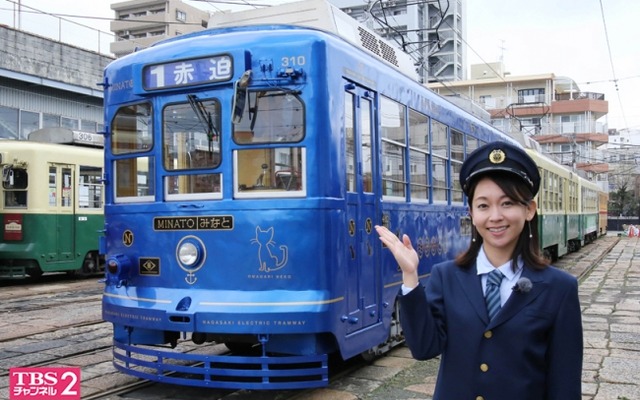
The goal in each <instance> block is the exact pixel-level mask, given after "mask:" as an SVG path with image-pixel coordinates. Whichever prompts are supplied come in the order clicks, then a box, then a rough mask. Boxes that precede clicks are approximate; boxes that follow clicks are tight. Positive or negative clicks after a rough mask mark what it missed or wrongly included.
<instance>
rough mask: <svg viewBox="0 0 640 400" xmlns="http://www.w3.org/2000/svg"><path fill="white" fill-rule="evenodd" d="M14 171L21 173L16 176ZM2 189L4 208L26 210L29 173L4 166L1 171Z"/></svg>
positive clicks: (24, 169) (17, 168)
mask: <svg viewBox="0 0 640 400" xmlns="http://www.w3.org/2000/svg"><path fill="white" fill-rule="evenodd" d="M16 171H21V172H19V173H18V174H16ZM16 175H17V177H16ZM16 180H19V182H16ZM2 189H4V190H3V191H4V196H3V197H4V199H3V201H4V208H15V209H18V208H19V209H24V208H28V205H29V204H28V200H29V196H28V193H29V172H28V171H27V169H26V168H19V167H11V166H5V167H4V168H3V169H2Z"/></svg>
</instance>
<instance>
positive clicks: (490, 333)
mask: <svg viewBox="0 0 640 400" xmlns="http://www.w3.org/2000/svg"><path fill="white" fill-rule="evenodd" d="M492 336H493V332H491V331H486V332H485V333H484V337H485V339H491V337H492Z"/></svg>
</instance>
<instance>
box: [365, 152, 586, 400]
mask: <svg viewBox="0 0 640 400" xmlns="http://www.w3.org/2000/svg"><path fill="white" fill-rule="evenodd" d="M460 184H461V185H462V189H463V191H464V192H465V194H466V195H467V198H468V202H469V213H470V216H471V220H472V223H473V227H472V232H473V234H472V241H471V244H470V246H469V248H468V249H467V251H466V252H464V253H462V254H460V255H459V256H458V257H457V258H456V259H455V260H451V261H447V262H444V263H441V264H437V265H435V266H433V268H432V271H431V275H430V276H429V277H428V279H427V280H426V282H425V286H426V287H423V286H422V284H421V283H420V282H419V280H418V255H417V253H416V251H415V250H414V248H413V246H412V244H411V240H410V238H409V237H408V236H407V235H403V237H402V240H399V239H398V237H396V236H395V235H394V234H393V233H392V232H390V231H389V230H388V229H386V228H384V227H381V226H376V230H377V231H378V234H379V235H380V240H381V241H382V242H383V243H384V244H385V245H386V246H387V247H388V248H389V250H390V251H391V252H392V254H393V255H394V257H395V259H396V261H397V262H398V264H399V265H400V267H401V269H402V277H403V285H402V289H401V290H402V296H401V298H400V321H401V323H402V327H403V330H404V334H405V338H406V341H407V345H408V346H409V348H410V349H411V353H412V355H413V356H414V357H415V358H416V359H419V360H425V359H429V358H433V357H435V356H437V355H440V354H441V355H442V357H441V362H440V371H439V373H438V380H437V383H436V389H435V393H434V400H459V399H460V400H463V399H471V400H473V399H476V400H481V399H485V400H493V399H505V400H512V399H514V400H528V399H531V400H542V399H545V400H551V399H557V400H579V399H581V386H580V385H581V374H582V322H581V312H580V303H579V299H578V283H577V280H576V279H575V278H574V277H572V276H571V275H569V274H568V273H566V272H564V271H561V270H559V269H557V268H555V267H553V266H550V265H549V264H548V262H547V261H546V260H545V259H544V258H543V257H542V256H541V255H540V250H539V241H538V227H537V215H536V202H535V200H534V197H535V195H536V194H537V192H538V189H539V186H540V175H539V173H538V168H537V166H536V164H535V162H534V161H533V160H532V159H531V157H529V156H528V155H527V153H526V152H525V151H523V150H522V149H520V148H519V147H516V146H513V145H511V144H506V143H499V142H496V143H489V144H487V145H484V146H482V147H480V148H478V149H477V150H476V151H474V152H473V153H472V154H470V155H469V157H467V159H466V161H465V162H464V163H463V165H462V168H461V170H460ZM492 271H495V272H494V273H493V274H491V277H489V273H491V272H492ZM494 276H495V277H497V279H494ZM493 289H495V290H493ZM492 293H493V294H492ZM490 314H491V316H490Z"/></svg>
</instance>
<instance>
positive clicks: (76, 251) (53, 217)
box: [0, 128, 104, 278]
mask: <svg viewBox="0 0 640 400" xmlns="http://www.w3.org/2000/svg"><path fill="white" fill-rule="evenodd" d="M103 140H104V138H103V136H102V135H99V134H96V133H91V132H81V131H71V130H68V129H64V128H45V129H41V130H38V131H35V132H32V133H31V134H30V135H29V140H28V141H14V140H3V141H0V168H1V169H2V186H1V187H0V215H1V218H2V224H3V225H2V226H3V228H2V237H1V238H0V278H24V277H27V276H31V277H38V276H40V275H42V274H43V273H49V272H67V273H68V274H74V275H88V274H92V273H97V272H100V271H102V268H103V266H104V262H102V257H101V256H100V254H99V252H98V243H99V239H98V238H99V237H100V236H102V229H104V216H103V209H102V205H103V193H102V188H103V186H102V174H103V171H102V165H103V162H104V155H103V151H102V145H103V144H102V143H103Z"/></svg>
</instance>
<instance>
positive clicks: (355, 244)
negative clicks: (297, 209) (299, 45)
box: [344, 82, 379, 332]
mask: <svg viewBox="0 0 640 400" xmlns="http://www.w3.org/2000/svg"><path fill="white" fill-rule="evenodd" d="M373 111H374V94H373V92H371V91H368V90H366V89H364V88H362V87H358V86H356V85H355V84H353V83H350V82H348V83H347V82H346V83H345V110H344V112H345V149H346V168H347V171H346V188H347V223H348V226H347V227H346V228H347V232H348V236H347V237H348V246H347V251H348V254H347V257H348V260H349V261H348V265H347V268H348V276H347V279H348V282H347V289H348V290H347V298H348V307H349V315H348V316H347V318H348V332H354V331H356V330H358V329H362V328H365V327H367V326H369V325H371V324H374V323H376V322H377V321H378V309H377V304H378V296H379V294H378V291H377V289H376V287H377V285H376V282H377V280H378V279H379V277H378V275H377V274H376V270H377V268H376V265H375V257H374V255H373V253H374V250H373V249H374V246H375V244H376V243H377V241H378V240H379V239H378V238H377V234H376V233H375V230H374V229H373V225H374V221H375V220H376V218H375V210H376V203H375V195H374V168H373V166H374V165H375V164H374V156H375V154H377V152H375V151H374V147H375V141H374V140H372V137H374V135H373V129H374V127H375V124H374V115H375V114H374V112H373Z"/></svg>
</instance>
